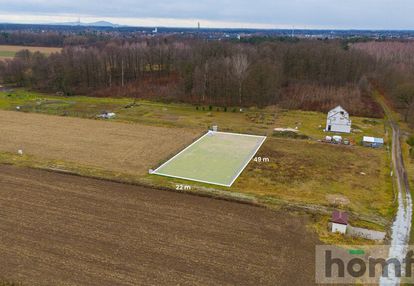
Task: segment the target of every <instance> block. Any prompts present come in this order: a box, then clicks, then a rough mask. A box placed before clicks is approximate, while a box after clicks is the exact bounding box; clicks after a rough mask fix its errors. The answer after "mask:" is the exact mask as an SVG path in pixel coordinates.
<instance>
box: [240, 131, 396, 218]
mask: <svg viewBox="0 0 414 286" xmlns="http://www.w3.org/2000/svg"><path fill="white" fill-rule="evenodd" d="M258 156H262V157H268V158H269V159H270V162H269V163H255V162H252V163H251V164H249V166H248V168H247V169H246V171H245V172H244V173H243V175H242V176H241V177H240V178H239V180H238V181H237V182H236V184H235V185H234V191H239V192H247V193H254V194H256V195H258V196H260V197H264V198H266V197H269V198H275V199H280V200H283V201H287V202H293V203H303V204H314V205H322V206H327V207H341V208H343V209H345V210H349V211H352V212H355V213H360V214H364V215H368V216H378V217H385V218H388V219H391V218H392V214H393V212H394V203H393V201H394V196H393V190H392V182H391V179H390V177H389V174H390V169H389V159H388V155H387V151H386V150H373V149H368V148H363V147H350V146H337V145H330V144H324V143H317V142H310V141H300V140H289V139H275V138H269V139H268V141H266V142H265V144H264V145H263V146H262V148H261V150H260V151H259V154H258ZM330 196H338V197H341V198H342V200H346V201H347V203H346V204H342V205H341V204H340V202H338V205H335V204H333V203H332V201H331V200H330V199H329V197H330Z"/></svg>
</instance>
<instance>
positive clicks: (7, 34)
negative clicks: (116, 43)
mask: <svg viewBox="0 0 414 286" xmlns="http://www.w3.org/2000/svg"><path fill="white" fill-rule="evenodd" d="M109 38H110V36H109V35H106V34H104V33H98V32H95V33H91V32H85V31H84V32H78V33H72V32H55V31H47V32H41V33H33V32H26V31H3V32H0V45H18V46H39V47H63V46H75V45H88V44H94V43H97V42H99V41H105V40H108V39H109Z"/></svg>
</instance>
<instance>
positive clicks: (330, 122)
mask: <svg viewBox="0 0 414 286" xmlns="http://www.w3.org/2000/svg"><path fill="white" fill-rule="evenodd" d="M351 126H352V121H351V119H350V118H349V113H348V112H347V111H346V110H345V109H343V108H342V106H337V107H335V108H334V109H332V110H331V111H329V112H328V118H327V120H326V129H325V130H326V131H328V132H340V133H351Z"/></svg>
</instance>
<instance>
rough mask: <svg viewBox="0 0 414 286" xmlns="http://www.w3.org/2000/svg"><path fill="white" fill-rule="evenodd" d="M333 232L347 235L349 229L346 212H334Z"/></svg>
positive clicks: (332, 220)
mask: <svg viewBox="0 0 414 286" xmlns="http://www.w3.org/2000/svg"><path fill="white" fill-rule="evenodd" d="M331 223H332V232H339V233H342V234H345V233H346V228H347V227H348V214H347V213H345V212H340V211H334V212H333V213H332V219H331Z"/></svg>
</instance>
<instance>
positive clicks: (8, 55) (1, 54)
mask: <svg viewBox="0 0 414 286" xmlns="http://www.w3.org/2000/svg"><path fill="white" fill-rule="evenodd" d="M15 54H16V52H13V51H0V58H12V57H14V55H15Z"/></svg>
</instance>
